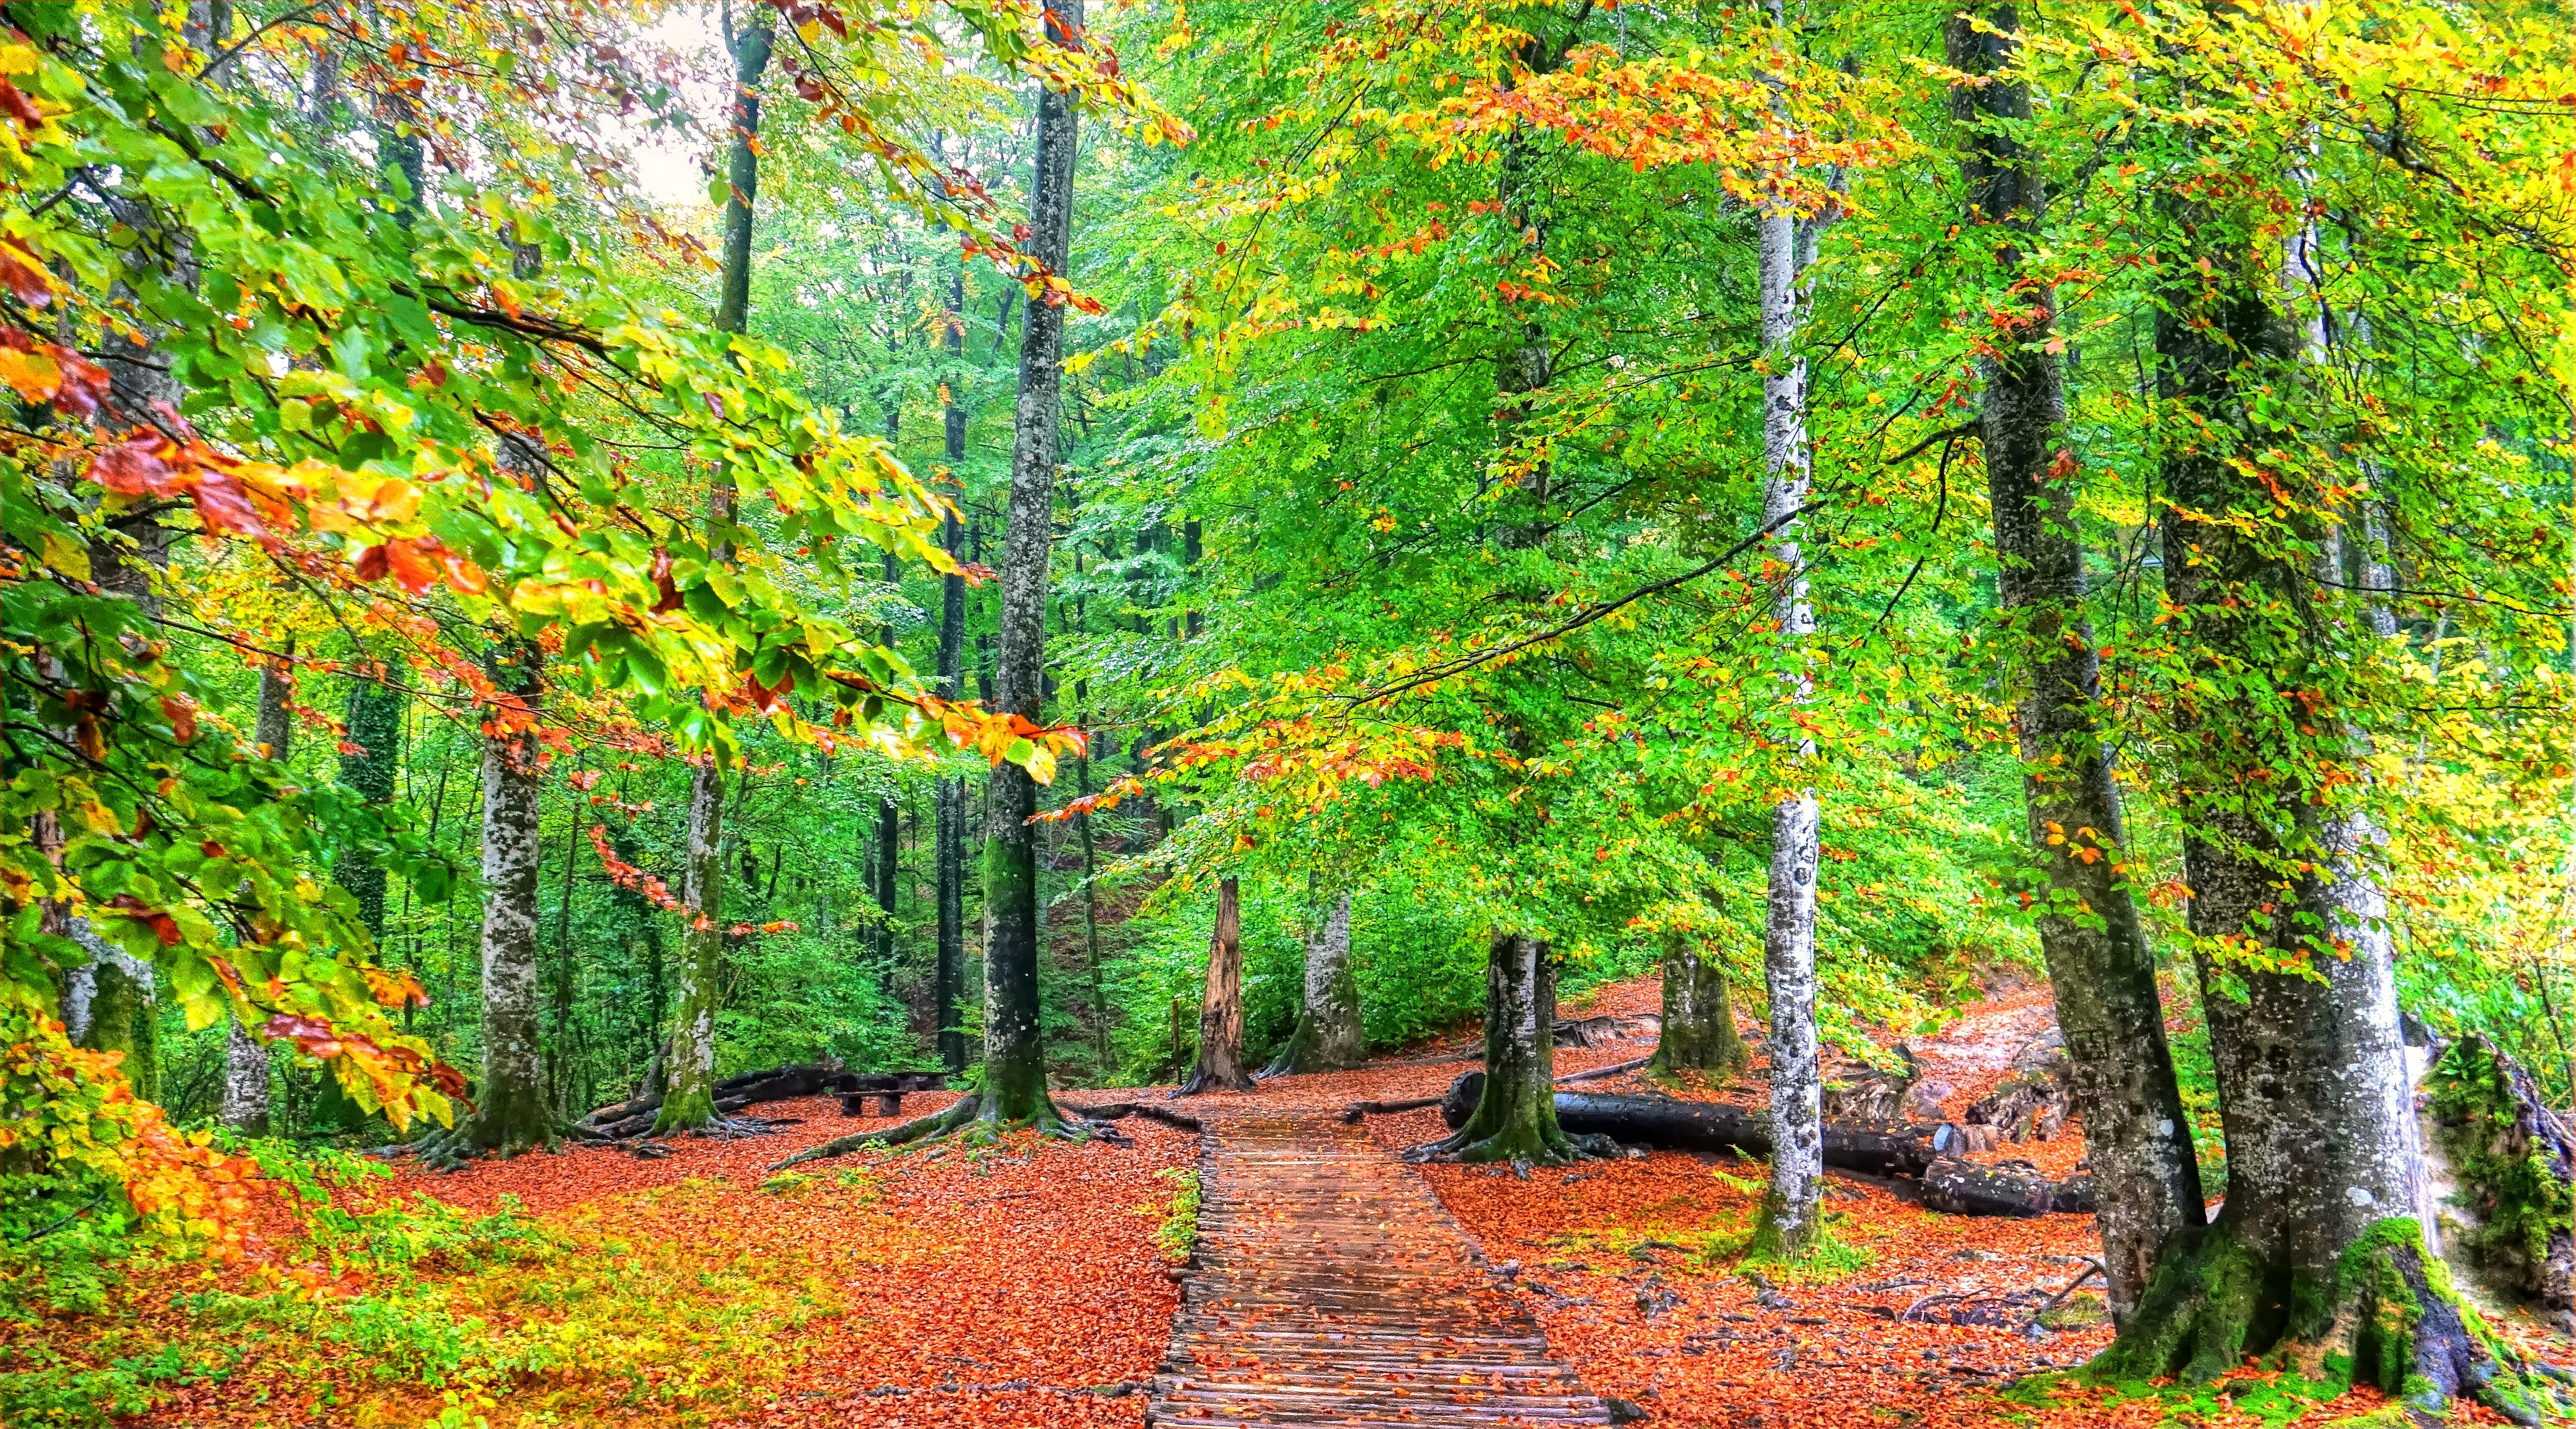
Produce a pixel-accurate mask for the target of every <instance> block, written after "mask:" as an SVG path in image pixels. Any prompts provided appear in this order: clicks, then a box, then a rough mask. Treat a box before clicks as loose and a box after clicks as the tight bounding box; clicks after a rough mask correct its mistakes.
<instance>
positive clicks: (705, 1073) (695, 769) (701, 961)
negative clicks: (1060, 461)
mask: <svg viewBox="0 0 2576 1429" xmlns="http://www.w3.org/2000/svg"><path fill="white" fill-rule="evenodd" d="M724 17H725V37H724V38H725V49H726V51H727V53H728V55H729V57H730V58H731V59H732V61H733V103H732V109H731V112H730V113H729V114H728V115H727V116H726V117H727V119H728V121H729V122H730V124H731V137H730V140H729V142H728V143H727V144H726V148H725V183H726V191H725V206H724V258H723V265H724V266H723V267H722V269H721V270H720V271H719V275H718V281H719V283H720V284H721V287H720V290H719V294H718V297H717V299H716V321H715V326H716V331H718V332H728V333H741V332H747V331H749V330H750V327H751V232H752V217H753V206H754V205H755V204H756V203H758V201H759V198H760V151H759V147H758V145H759V140H760V81H761V76H762V75H764V74H765V73H767V72H768V69H769V56H770V50H771V47H772V44H773V42H774V33H775V32H774V30H773V29H772V25H773V21H772V19H771V16H770V14H769V12H768V11H766V10H760V11H755V12H754V13H753V14H752V15H751V16H750V17H748V18H747V19H746V20H745V21H744V23H743V24H742V25H741V26H740V27H739V28H736V27H735V26H734V23H733V11H732V7H730V6H727V7H726V9H725V11H724ZM734 495H735V493H734V488H733V477H732V474H731V473H730V472H726V471H723V470H718V471H717V472H715V473H714V475H713V476H712V478H711V479H710V480H709V482H708V485H707V551H708V556H709V559H710V560H712V561H715V562H718V563H721V562H723V561H725V560H726V559H727V558H728V557H729V556H730V555H731V542H730V539H729V535H728V533H729V531H730V530H731V528H732V526H733V524H734ZM725 753H726V751H725V750H724V749H723V748H722V746H721V745H719V746H718V747H717V748H714V749H710V750H708V751H706V752H705V754H704V755H703V756H702V757H701V758H700V759H699V760H697V761H695V762H693V764H692V765H691V767H690V771H689V844H688V851H687V855H686V861H685V865H684V866H685V869H686V884H685V886H684V887H683V889H682V891H681V902H682V903H683V905H684V906H685V907H686V908H687V910H688V912H689V915H690V921H689V923H688V926H687V927H686V929H685V930H684V931H683V932H682V933H681V938H680V984H679V1004H678V1020H677V1021H676V1022H674V1023H673V1024H672V1027H671V1042H670V1046H671V1059H670V1085H669V1089H668V1090H667V1091H666V1092H665V1093H664V1095H663V1098H662V1109H661V1113H660V1114H659V1115H658V1116H657V1117H655V1119H654V1122H653V1129H654V1131H655V1132H656V1133H667V1132H673V1131H686V1130H694V1129H695V1128H698V1127H702V1126H705V1125H706V1124H707V1123H709V1122H711V1121H713V1120H715V1115H716V1108H715V1096H714V1088H715V1080H716V1027H715V1019H716V980H717V977H718V974H719V972H720V970H721V967H722V964H723V962H724V939H725V910H724V805H725V768H724V759H725Z"/></svg>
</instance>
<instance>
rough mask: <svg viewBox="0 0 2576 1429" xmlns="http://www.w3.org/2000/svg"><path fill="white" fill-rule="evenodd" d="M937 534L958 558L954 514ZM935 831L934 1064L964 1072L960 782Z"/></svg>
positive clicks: (956, 448) (943, 652) (950, 673)
mask: <svg viewBox="0 0 2576 1429" xmlns="http://www.w3.org/2000/svg"><path fill="white" fill-rule="evenodd" d="M948 431H949V454H950V456H951V457H952V458H957V457H962V456H963V455H964V453H963V451H962V448H963V447H964V445H965V439H966V425H965V423H963V422H954V423H951V424H950V426H949V428H948ZM940 535H941V537H942V539H943V541H944V543H945V544H946V545H947V547H948V554H949V555H951V556H955V555H956V554H958V551H957V542H958V529H957V513H956V512H954V511H951V512H949V513H948V517H947V520H946V521H945V522H944V523H942V525H941V528H940ZM965 637H966V580H965V577H963V576H954V575H952V576H947V577H944V578H943V579H942V580H941V581H940V593H939V693H940V694H941V696H943V697H944V698H947V699H952V700H953V699H956V698H957V697H958V693H959V686H960V684H961V679H960V676H961V673H962V671H961V669H960V665H961V661H962V658H963V656H964V654H965V648H966V638H965ZM936 818H937V821H938V823H937V828H936V830H935V831H934V833H933V835H932V839H931V859H932V861H933V862H935V863H936V864H937V865H938V878H939V888H938V895H939V950H938V964H937V967H936V969H935V973H934V977H933V983H934V991H933V994H932V1002H933V1008H932V1010H933V1014H934V1016H935V1018H936V1019H937V1023H938V1028H939V1034H938V1035H939V1063H940V1065H941V1066H944V1067H946V1068H947V1069H948V1070H950V1071H951V1072H962V1071H964V1070H966V1033H965V1031H964V1030H963V1029H962V1028H960V1027H959V1026H958V1025H957V1016H958V1009H959V1006H960V1005H961V1003H962V1002H963V1000H964V998H965V993H966V868H965V864H966V781H965V780H963V779H942V780H940V781H939V786H938V790H937V813H936Z"/></svg>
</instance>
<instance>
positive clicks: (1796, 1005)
mask: <svg viewBox="0 0 2576 1429" xmlns="http://www.w3.org/2000/svg"><path fill="white" fill-rule="evenodd" d="M1774 8H1775V9H1776V8H1777V7H1776V6H1775V7H1774ZM1799 227H1800V220H1799V217H1798V215H1797V213H1796V211H1795V209H1794V207H1793V206H1792V205H1790V204H1789V203H1787V202H1786V201H1784V200H1779V199H1774V200H1773V201H1772V202H1771V203H1770V204H1768V205H1767V206H1766V207H1765V208H1764V210H1763V213H1762V219H1761V291H1762V349H1763V356H1764V359H1765V361H1766V364H1767V366H1768V368H1769V370H1768V372H1767V373H1766V374H1765V375H1764V377H1763V379H1762V456H1763V464H1764V466H1765V468H1766V469H1767V470H1768V471H1769V473H1770V476H1769V478H1768V480H1766V481H1765V482H1764V483H1763V488H1762V518H1763V521H1764V523H1765V524H1766V525H1767V524H1769V523H1771V522H1774V521H1778V520H1780V519H1781V518H1782V517H1785V516H1787V515H1788V514H1789V513H1790V512H1793V511H1795V510H1797V509H1798V508H1799V507H1801V506H1804V505H1806V504H1807V490H1808V476H1809V472H1808V455H1807V359H1806V358H1805V356H1804V355H1803V354H1801V353H1799V352H1798V350H1797V340H1798V325H1799V320H1800V316H1801V314H1800V311H1799V310H1800V308H1801V306H1802V303H1803V298H1804V294H1803V292H1802V291H1801V289H1800V286H1799V277H1800V263H1799V257H1800V249H1801V246H1802V244H1801V234H1800V233H1799ZM1800 524H1801V523H1799V522H1796V521H1790V522H1787V523H1786V524H1784V525H1782V526H1780V527H1778V528H1777V530H1778V533H1779V534H1778V536H1777V537H1776V538H1775V539H1774V541H1773V542H1772V547H1771V556H1772V559H1773V560H1774V561H1775V562H1777V563H1778V564H1779V566H1780V567H1781V570H1782V575H1781V578H1780V579H1781V588H1780V594H1779V596H1778V598H1777V599H1776V600H1775V601H1774V602H1773V605H1772V620H1773V623H1774V625H1775V626H1776V627H1777V628H1778V631H1779V636H1780V643H1781V647H1782V649H1783V650H1784V651H1785V652H1786V653H1787V655H1788V656H1789V658H1790V659H1791V660H1792V661H1796V662H1803V661H1804V660H1805V659H1806V650H1805V645H1806V637H1807V636H1808V635H1809V634H1811V633H1812V632H1813V631H1814V630H1815V626H1816V620H1815V613H1814V612H1813V611H1812V610H1811V609H1810V608H1809V607H1808V604H1807V563H1806V556H1805V553H1804V551H1803V550H1802V548H1801V546H1800V543H1799V540H1798V527H1799V525H1800ZM1790 680H1791V682H1792V697H1793V699H1794V700H1795V702H1796V703H1798V704H1802V705H1803V704H1805V703H1806V702H1807V700H1808V699H1809V698H1810V696H1811V695H1812V693H1813V691H1812V686H1811V680H1810V677H1809V676H1808V675H1807V674H1806V673H1805V672H1804V670H1803V669H1801V670H1799V671H1798V672H1797V673H1794V674H1792V675H1791V676H1790ZM1814 754H1815V742H1814V741H1813V740H1806V741H1803V742H1802V743H1801V744H1800V746H1799V750H1798V755H1799V758H1800V759H1802V760H1804V759H1808V758H1812V757H1814ZM1817 826H1818V809H1817V806H1816V796H1815V795H1814V793H1812V792H1810V791H1805V790H1801V791H1799V792H1798V793H1795V794H1793V795H1791V796H1790V797H1788V798H1785V799H1782V800H1781V801H1780V802H1779V803H1778V804H1777V805H1776V806H1774V807H1773V809H1772V811H1771V882H1770V908H1769V914H1768V917H1767V919H1766V922H1765V927H1764V932H1763V938H1762V970H1763V979H1764V981H1765V983H1766V984H1767V985H1768V987H1769V989H1770V994H1771V1041H1770V1052H1771V1146H1772V1151H1771V1189H1770V1193H1769V1194H1768V1195H1767V1196H1766V1197H1765V1198H1764V1200H1763V1206H1762V1224H1761V1226H1760V1228H1759V1231H1758V1236H1759V1239H1760V1240H1761V1242H1762V1243H1763V1244H1765V1245H1767V1246H1770V1247H1773V1248H1774V1249H1776V1250H1777V1252H1778V1253H1780V1254H1783V1255H1789V1256H1796V1255H1800V1254H1803V1253H1804V1252H1805V1251H1806V1249H1807V1247H1808V1246H1809V1245H1811V1244H1812V1243H1813V1242H1814V1241H1815V1238H1816V1232H1817V1228H1818V1227H1817V1198H1818V1197H1819V1196H1820V1195H1821V1194H1822V1193H1823V1190H1824V1176H1825V1144H1824V1102H1823V1083H1822V1079H1821V1077H1820V1075H1819V1072H1818V1068H1817V1057H1816V866H1817V862H1818V843H1817V832H1818V828H1817Z"/></svg>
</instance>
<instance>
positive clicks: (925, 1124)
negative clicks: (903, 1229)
mask: <svg viewBox="0 0 2576 1429" xmlns="http://www.w3.org/2000/svg"><path fill="white" fill-rule="evenodd" d="M1014 1131H1034V1132H1036V1133H1037V1134H1039V1135H1040V1136H1051V1137H1055V1138H1057V1139H1059V1140H1063V1141H1093V1140H1111V1141H1115V1140H1118V1139H1119V1136H1118V1129H1117V1128H1116V1127H1113V1126H1110V1125H1109V1124H1107V1123H1106V1122H1098V1121H1086V1120H1084V1119H1083V1118H1081V1117H1080V1116H1067V1115H1065V1113H1064V1111H1063V1110H1062V1109H1060V1108H1058V1107H1057V1106H1056V1104H1055V1102H1054V1100H1053V1099H1052V1098H1048V1097H1040V1098H1039V1099H1038V1109H1037V1113H1036V1114H1035V1115H1033V1116H1027V1117H1017V1118H1014V1117H1010V1116H1006V1115H1004V1114H1003V1112H1002V1108H1001V1107H1000V1106H999V1104H998V1103H997V1102H996V1101H995V1100H994V1099H993V1098H991V1097H988V1096H986V1095H985V1094H983V1093H981V1092H968V1093H967V1094H966V1095H964V1096H962V1097H959V1098H958V1099H957V1100H956V1101H954V1102H952V1103H950V1104H949V1105H947V1106H946V1107H943V1108H941V1109H940V1110H938V1111H935V1112H932V1113H931V1114H930V1115H928V1116H919V1117H914V1118H913V1119H912V1120H910V1121H907V1122H904V1123H902V1124H901V1125H899V1126H889V1127H887V1128H885V1129H884V1130H882V1131H854V1132H852V1133H850V1134H849V1135H847V1136H842V1137H835V1138H834V1139H832V1140H830V1141H826V1142H824V1143H823V1144H822V1145H820V1146H814V1147H808V1148H807V1149H805V1150H803V1151H799V1152H797V1153H796V1154H795V1155H793V1156H790V1157H788V1158H787V1159H786V1160H784V1161H781V1162H778V1163H777V1164H776V1165H773V1166H771V1167H770V1168H769V1171H770V1174H771V1175H773V1176H774V1175H776V1174H778V1173H779V1172H781V1171H784V1170H786V1169H787V1168H788V1167H790V1166H797V1165H802V1164H803V1163H805V1162H808V1161H827V1160H830V1159H831V1158H832V1157H835V1156H847V1155H849V1154H850V1153H851V1152H853V1151H859V1150H863V1149H865V1148H867V1147H869V1146H884V1147H895V1146H908V1145H911V1144H913V1143H915V1142H922V1141H939V1140H945V1139H947V1138H949V1137H952V1136H953V1137H956V1138H957V1139H958V1140H960V1141H963V1142H964V1143H965V1144H967V1145H969V1146H990V1145H992V1144H993V1143H994V1142H996V1141H999V1140H1000V1139H1001V1138H1002V1137H1003V1136H1005V1135H1007V1134H1008V1133H1010V1132H1014Z"/></svg>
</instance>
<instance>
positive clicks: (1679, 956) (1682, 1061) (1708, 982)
mask: <svg viewBox="0 0 2576 1429" xmlns="http://www.w3.org/2000/svg"><path fill="white" fill-rule="evenodd" d="M1748 1060H1750V1057H1749V1054H1748V1053H1747V1051H1746V1049H1745V1046H1744V1039H1743V1038H1742V1037H1741V1036H1738V1035H1737V1033H1736V1031H1735V1008H1734V1006H1733V1004H1732V1002H1731V1000H1730V999H1729V998H1728V997H1727V995H1726V969H1725V966H1724V965H1723V964H1721V963H1720V962H1719V961H1718V960H1717V957H1716V955H1715V954H1714V953H1713V952H1711V951H1710V950H1709V949H1708V948H1706V947H1704V946H1702V944H1701V943H1700V940H1699V939H1698V938H1697V937H1695V936H1693V935H1691V934H1690V933H1687V932H1683V931H1680V930H1678V929H1677V930H1675V931H1673V932H1669V933H1666V934H1665V935H1664V1023H1663V1028H1662V1031H1661V1034H1660V1035H1659V1036H1658V1037H1657V1038H1656V1041H1655V1055H1654V1058H1653V1060H1651V1061H1649V1062H1648V1063H1647V1066H1649V1067H1651V1068H1652V1069H1653V1070H1655V1071H1657V1072H1679V1071H1693V1072H1706V1073H1709V1074H1710V1075H1711V1076H1714V1077H1731V1076H1734V1075H1735V1074H1736V1073H1738V1072H1741V1071H1743V1070H1744V1066H1745V1063H1746V1062H1747V1061H1748ZM1820 1114H1821V1113H1820Z"/></svg>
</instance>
